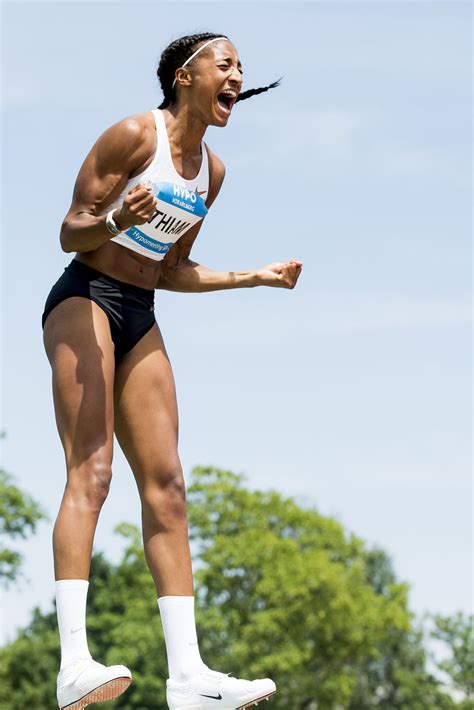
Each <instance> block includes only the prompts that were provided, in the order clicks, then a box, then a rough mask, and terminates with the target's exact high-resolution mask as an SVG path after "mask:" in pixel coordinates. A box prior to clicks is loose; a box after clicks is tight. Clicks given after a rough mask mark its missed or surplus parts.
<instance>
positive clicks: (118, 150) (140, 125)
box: [95, 113, 156, 159]
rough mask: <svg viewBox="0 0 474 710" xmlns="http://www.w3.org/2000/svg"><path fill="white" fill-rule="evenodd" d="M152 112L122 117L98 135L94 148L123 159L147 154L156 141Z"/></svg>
mask: <svg viewBox="0 0 474 710" xmlns="http://www.w3.org/2000/svg"><path fill="white" fill-rule="evenodd" d="M150 118H151V119H152V120H153V114H151V113H148V114H147V113H136V114H133V115H131V116H126V117H125V118H122V119H121V120H120V121H117V123H114V124H113V125H112V126H110V127H109V128H107V129H106V130H105V131H104V132H103V133H102V135H101V136H100V137H99V139H98V141H97V143H96V146H95V147H96V149H97V151H98V152H99V155H100V154H101V153H106V154H107V155H111V156H112V155H113V156H115V157H117V158H119V159H124V158H127V157H130V156H132V155H133V156H135V157H139V156H137V154H143V156H146V155H148V153H150V152H151V151H152V150H153V148H154V141H156V138H155V134H154V122H152V120H150Z"/></svg>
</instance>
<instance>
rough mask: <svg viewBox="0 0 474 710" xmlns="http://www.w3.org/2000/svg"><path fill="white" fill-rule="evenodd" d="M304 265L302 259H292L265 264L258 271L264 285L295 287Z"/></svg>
mask: <svg viewBox="0 0 474 710" xmlns="http://www.w3.org/2000/svg"><path fill="white" fill-rule="evenodd" d="M302 267H303V262H302V261H296V259H291V261H286V262H284V261H281V262H276V263H275V264H269V265H268V266H264V267H263V269H259V270H258V271H257V274H258V277H259V279H260V283H261V284H263V285H264V286H276V287H280V288H294V287H295V286H296V282H297V281H298V278H299V275H300V274H301V269H302Z"/></svg>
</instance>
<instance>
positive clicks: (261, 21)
mask: <svg viewBox="0 0 474 710" xmlns="http://www.w3.org/2000/svg"><path fill="white" fill-rule="evenodd" d="M2 12H3V25H4V28H5V30H4V38H3V62H2V66H3V105H4V115H3V132H4V133H3V136H4V146H5V147H4V154H3V161H2V168H3V171H2V174H3V180H2V183H3V191H2V193H3V194H2V197H3V210H2V212H3V224H2V227H3V229H2V232H3V240H2V262H3V263H2V266H3V293H2V302H3V309H2V310H3V347H2V356H3V397H2V399H3V424H2V428H3V429H5V430H6V431H7V437H8V438H7V440H6V442H5V443H4V444H3V454H2V458H3V466H4V467H5V468H7V470H9V471H10V472H11V473H13V474H15V475H16V476H17V478H18V481H19V483H20V485H21V486H22V487H23V488H24V489H26V490H27V491H29V492H31V493H32V494H33V495H34V496H35V497H36V498H37V499H38V500H40V501H41V502H42V504H43V505H44V507H45V508H46V509H47V510H48V511H49V513H50V515H51V517H53V516H54V514H55V512H56V509H57V506H58V504H59V501H60V498H61V495H62V489H63V485H64V464H63V454H62V450H61V448H60V443H59V439H58V437H57V433H56V429H55V424H54V413H53V408H52V400H51V392H50V371H49V365H48V363H47V360H46V357H45V355H44V352H43V349H42V340H41V327H40V317H41V312H42V307H43V303H44V300H45V297H46V295H47V292H48V291H49V288H50V286H51V285H52V283H53V282H54V281H55V280H56V279H57V278H58V277H59V275H60V273H61V271H62V269H63V268H64V266H65V265H66V264H67V263H68V262H69V260H70V255H67V254H64V253H62V252H61V250H60V248H59V242H58V232H59V226H60V223H61V221H62V219H63V216H64V214H65V212H66V210H67V208H68V206H69V202H70V197H71V191H72V187H73V184H74V180H75V176H76V174H77V171H78V168H79V166H80V164H81V162H82V160H83V158H84V157H85V155H86V153H87V151H88V150H89V148H90V147H91V145H92V143H93V142H94V141H95V140H96V138H97V137H98V135H99V134H100V133H101V132H102V131H103V130H105V128H107V127H108V126H109V125H111V124H112V123H114V122H116V121H117V120H119V119H120V118H122V117H124V116H126V115H129V114H132V113H136V112H139V111H146V110H149V109H151V108H153V107H154V106H156V105H157V104H158V103H159V102H160V100H161V98H160V92H159V90H158V87H157V85H156V79H155V69H156V62H157V59H158V57H159V54H160V52H161V51H162V50H163V49H164V47H165V46H166V45H167V44H168V43H169V42H170V41H171V40H172V39H174V38H175V37H176V36H179V35H180V34H184V33H188V32H194V31H202V30H212V31H215V32H223V33H226V34H228V35H229V36H230V37H231V39H232V40H233V41H234V43H235V45H236V46H237V48H238V51H239V53H240V58H241V60H242V63H243V66H244V71H245V85H246V86H247V87H253V86H261V85H262V84H266V83H269V82H271V81H273V80H274V79H277V78H278V77H280V76H284V81H283V83H282V86H281V87H280V88H279V89H276V90H274V91H272V92H269V93H268V94H265V95H263V96H259V97H255V98H253V99H251V100H249V101H246V102H243V103H241V104H238V105H237V107H236V108H235V110H234V112H233V115H232V118H231V120H230V122H229V125H228V127H227V128H226V129H225V130H221V129H216V128H212V129H210V130H209V132H208V134H207V135H206V140H207V141H208V143H209V144H210V146H211V147H212V148H213V149H214V150H215V151H216V152H217V153H218V155H220V156H221V158H222V159H223V160H224V162H225V164H226V166H227V176H226V180H225V183H224V187H223V189H222V192H221V195H220V196H219V198H218V200H217V202H216V203H215V205H214V206H213V207H212V210H211V211H210V214H209V216H208V217H207V218H206V224H205V226H204V227H203V229H202V230H201V234H200V236H199V240H198V242H197V244H196V246H195V251H194V258H195V259H196V260H198V261H200V262H201V263H203V264H205V265H207V266H210V267H213V268H216V269H234V270H240V269H248V268H254V267H258V266H263V265H264V264H266V263H269V262H271V261H275V260H280V259H287V258H292V257H294V258H299V259H302V260H303V262H304V269H303V275H302V277H301V279H300V283H299V284H298V287H297V289H295V290H294V291H293V292H286V291H280V290H274V289H252V290H248V291H243V290H242V291H234V292H228V293H224V292H222V293H214V294H200V295H190V294H172V293H158V294H157V318H158V321H159V323H160V326H161V328H162V331H163V334H164V337H165V341H166V344H167V348H168V351H169V354H170V357H171V359H172V363H173V368H174V372H175V377H176V380H177V390H178V398H179V406H180V419H181V424H180V437H181V443H180V451H181V457H182V461H183V466H184V470H185V472H186V475H187V476H188V475H189V472H190V470H191V468H192V466H193V465H196V464H214V465H217V466H222V467H227V468H231V469H233V470H236V471H241V472H245V473H246V475H247V476H248V482H249V485H250V486H252V487H255V488H262V489H263V488H270V487H273V488H276V489H277V490H279V491H281V492H282V493H284V494H285V495H292V496H294V497H296V498H297V499H298V500H299V501H300V502H302V503H307V504H313V505H315V506H317V507H318V508H319V510H320V511H321V512H322V513H324V514H328V515H333V516H336V517H337V518H338V519H339V520H340V521H341V522H342V523H343V524H344V525H345V526H346V527H347V528H348V529H350V530H352V531H354V532H355V533H356V534H358V535H360V536H361V537H363V538H364V539H366V540H367V542H368V543H369V544H379V545H381V546H382V547H383V548H384V549H386V550H387V552H388V553H389V554H390V555H391V556H392V558H393V560H394V564H395V568H396V571H397V574H398V576H399V578H400V579H403V580H405V581H408V582H410V583H411V585H412V591H411V595H410V603H411V606H412V608H413V609H414V610H415V611H417V612H419V613H421V612H422V611H424V610H429V611H440V612H444V613H451V612H453V611H455V610H457V609H463V610H465V611H468V610H469V608H470V598H471V591H472V587H471V581H470V573H471V559H472V542H471V540H472V538H471V507H470V500H471V488H470V486H471V482H470V461H471V458H470V457H471V450H470V445H471V444H470V399H469V391H470V377H471V370H470V362H471V350H470V348H471V345H470V292H471V275H470V231H471V211H470V209H471V196H470V190H471V153H470V150H471V148H470V146H471V132H470V131H471V106H470V51H471V38H470V15H471V7H470V5H469V4H468V3H460V2H433V3H424V2H420V3H410V2H398V3H386V2H379V3H377V2H370V3H359V2H327V3H319V2H314V3H309V2H308V3H295V2H293V3H283V2H282V3H200V2H193V3H181V2H173V3H162V2H149V3H142V2H136V1H135V2H133V3H132V2H102V3H97V2H82V3H80V2H76V3H74V2H65V3H49V4H48V3H40V2H36V3H33V2H32V3H23V2H10V3H3V5H2ZM144 426H146V422H144ZM114 475H115V478H114V483H113V487H112V492H111V495H110V498H109V500H108V502H107V504H106V506H105V509H104V511H103V515H102V517H101V521H100V524H99V529H98V533H97V538H96V548H97V549H103V550H105V551H106V553H107V554H108V555H109V557H111V558H112V559H118V557H119V555H120V550H121V547H120V541H119V540H117V539H116V537H115V536H114V535H113V532H112V530H113V527H114V525H115V524H116V523H118V522H120V521H123V520H127V521H132V522H137V523H138V521H139V504H138V499H137V495H136V492H135V486H134V483H133V480H132V476H131V473H130V471H129V469H128V467H127V465H126V463H125V462H124V459H123V456H122V455H121V453H120V450H119V449H118V447H117V449H116V458H115V467H114ZM50 534H51V524H43V525H42V527H41V529H40V532H39V534H38V535H37V536H36V537H35V538H34V539H32V540H31V541H29V542H28V543H26V544H24V545H20V546H19V547H20V549H21V550H22V551H23V552H24V554H25V560H26V570H27V572H28V576H29V582H28V583H27V584H24V585H23V587H22V589H20V591H18V590H12V591H11V592H9V593H6V594H5V595H4V603H3V605H4V619H3V635H2V639H8V638H11V636H12V634H13V633H14V630H15V628H16V627H17V626H19V625H22V624H24V623H26V622H27V620H28V617H29V610H30V609H31V608H32V607H33V606H34V605H35V604H40V605H41V606H42V607H44V608H48V607H49V603H50V599H51V596H52V589H53V586H52V560H51V553H50Z"/></svg>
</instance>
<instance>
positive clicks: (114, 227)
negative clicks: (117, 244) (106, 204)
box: [105, 209, 123, 237]
mask: <svg viewBox="0 0 474 710" xmlns="http://www.w3.org/2000/svg"><path fill="white" fill-rule="evenodd" d="M114 212H115V209H113V210H110V212H108V213H107V217H106V218H105V226H106V227H107V229H108V230H109V232H110V233H111V234H113V235H114V237H115V236H117V234H120V232H122V231H123V230H122V229H120V227H119V226H118V224H117V222H116V221H115V220H114V217H113V214H114Z"/></svg>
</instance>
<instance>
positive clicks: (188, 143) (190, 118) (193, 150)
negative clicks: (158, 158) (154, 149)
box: [163, 105, 207, 158]
mask: <svg viewBox="0 0 474 710" xmlns="http://www.w3.org/2000/svg"><path fill="white" fill-rule="evenodd" d="M163 115H164V118H165V123H166V131H167V133H168V140H169V142H170V146H172V147H173V149H174V152H176V154H179V155H181V156H183V157H191V158H192V157H194V156H196V155H200V152H201V141H202V139H203V137H204V134H205V132H206V128H207V124H206V123H204V122H203V121H202V120H201V119H200V118H198V117H197V116H196V115H195V114H193V113H191V111H190V110H189V106H186V105H184V106H177V105H174V106H172V107H171V106H170V107H169V108H167V109H164V111H163Z"/></svg>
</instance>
